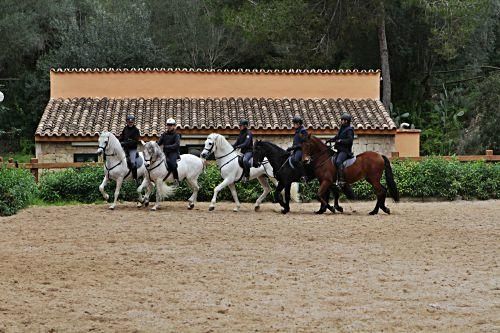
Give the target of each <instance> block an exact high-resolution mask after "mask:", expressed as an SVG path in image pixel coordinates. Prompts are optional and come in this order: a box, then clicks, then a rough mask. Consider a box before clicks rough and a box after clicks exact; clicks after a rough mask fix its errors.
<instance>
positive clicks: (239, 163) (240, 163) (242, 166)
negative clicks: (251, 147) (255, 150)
mask: <svg viewBox="0 0 500 333" xmlns="http://www.w3.org/2000/svg"><path fill="white" fill-rule="evenodd" d="M238 165H239V166H240V167H241V168H242V169H244V168H245V165H244V164H243V155H239V156H238ZM252 165H253V157H252V158H251V159H250V167H252Z"/></svg>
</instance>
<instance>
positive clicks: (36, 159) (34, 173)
mask: <svg viewBox="0 0 500 333" xmlns="http://www.w3.org/2000/svg"><path fill="white" fill-rule="evenodd" d="M30 163H31V164H35V163H38V158H34V157H32V158H31V159H30ZM30 171H31V174H32V175H33V177H35V181H36V182H37V183H38V167H37V168H33V165H32V166H31V168H30Z"/></svg>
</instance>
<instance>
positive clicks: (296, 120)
mask: <svg viewBox="0 0 500 333" xmlns="http://www.w3.org/2000/svg"><path fill="white" fill-rule="evenodd" d="M292 122H293V123H294V124H300V125H302V118H300V117H299V116H295V117H293V119H292Z"/></svg>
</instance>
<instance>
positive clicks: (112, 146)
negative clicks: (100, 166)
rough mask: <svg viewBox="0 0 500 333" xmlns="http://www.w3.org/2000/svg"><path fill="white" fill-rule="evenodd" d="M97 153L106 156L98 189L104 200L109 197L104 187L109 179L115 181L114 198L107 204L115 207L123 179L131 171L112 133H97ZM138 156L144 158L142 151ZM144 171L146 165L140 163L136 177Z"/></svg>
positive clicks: (123, 152) (128, 176) (127, 176)
mask: <svg viewBox="0 0 500 333" xmlns="http://www.w3.org/2000/svg"><path fill="white" fill-rule="evenodd" d="M97 154H98V155H100V154H104V156H105V158H106V162H105V163H104V179H103V181H102V183H101V185H99V191H101V193H102V196H103V197H104V199H105V200H108V199H109V194H107V193H106V192H105V191H104V187H105V186H106V184H107V183H108V181H109V180H110V179H112V180H114V181H116V188H115V199H114V201H113V204H112V205H111V206H109V209H115V206H116V201H117V200H118V195H119V194H120V188H121V187H122V183H123V180H124V179H130V178H132V172H131V171H130V169H129V168H128V166H127V158H126V155H125V151H124V150H123V148H122V146H121V144H120V141H118V139H117V138H116V136H114V134H113V133H111V132H102V133H101V135H99V148H98V149H97ZM139 156H140V157H141V158H143V159H144V157H143V155H142V153H139ZM145 172H146V167H145V166H144V164H142V165H141V166H140V167H139V168H137V177H143V176H144V174H145ZM145 182H147V181H146V180H144V181H143V184H144V183H145Z"/></svg>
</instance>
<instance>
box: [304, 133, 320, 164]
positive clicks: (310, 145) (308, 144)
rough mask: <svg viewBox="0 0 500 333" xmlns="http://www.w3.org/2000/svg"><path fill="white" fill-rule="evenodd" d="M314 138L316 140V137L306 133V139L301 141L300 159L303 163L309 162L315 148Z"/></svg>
mask: <svg viewBox="0 0 500 333" xmlns="http://www.w3.org/2000/svg"><path fill="white" fill-rule="evenodd" d="M315 140H317V138H315V137H313V136H311V134H308V135H307V138H306V141H304V142H303V143H302V161H304V163H305V164H310V163H311V161H312V155H313V154H314V152H315V150H316V149H315V146H316V144H315Z"/></svg>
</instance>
